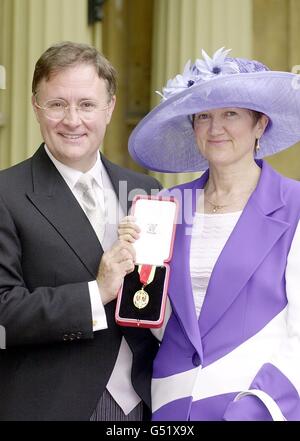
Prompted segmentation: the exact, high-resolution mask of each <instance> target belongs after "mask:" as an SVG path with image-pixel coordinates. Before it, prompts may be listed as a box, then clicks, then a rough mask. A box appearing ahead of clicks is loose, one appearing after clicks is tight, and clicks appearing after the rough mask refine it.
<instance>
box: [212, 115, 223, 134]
mask: <svg viewBox="0 0 300 441" xmlns="http://www.w3.org/2000/svg"><path fill="white" fill-rule="evenodd" d="M223 132H224V124H223V120H222V118H216V117H212V118H211V119H210V124H209V133H210V134H212V135H219V134H221V133H223Z"/></svg>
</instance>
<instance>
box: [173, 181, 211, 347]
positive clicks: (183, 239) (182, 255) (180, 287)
mask: <svg viewBox="0 0 300 441" xmlns="http://www.w3.org/2000/svg"><path fill="white" fill-rule="evenodd" d="M207 178H208V172H206V173H204V175H202V177H201V178H200V179H198V180H196V181H194V182H191V183H189V184H185V185H184V186H183V187H181V199H182V203H181V204H180V210H179V215H178V224H177V228H176V239H175V243H174V252H173V256H172V260H171V262H170V269H171V271H170V274H171V275H170V284H169V297H170V300H171V303H172V308H173V310H174V313H175V314H176V316H177V318H178V319H179V322H180V323H181V326H182V328H183V329H184V331H185V334H186V335H187V337H188V338H189V340H190V342H191V343H192V345H193V346H194V348H195V349H197V351H198V352H199V354H200V355H202V346H201V339H200V333H199V326H198V321H197V316H196V310H195V303H194V298H193V292H192V285H191V277H190V246H191V232H192V226H193V216H194V213H195V209H196V199H197V189H202V188H203V187H204V185H205V183H206V181H207ZM176 190H177V189H176ZM171 194H172V191H171ZM174 196H175V197H178V193H177V194H175V193H174Z"/></svg>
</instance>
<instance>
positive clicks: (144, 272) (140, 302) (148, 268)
mask: <svg viewBox="0 0 300 441" xmlns="http://www.w3.org/2000/svg"><path fill="white" fill-rule="evenodd" d="M155 270H156V267H155V266H154V265H153V266H152V265H139V268H138V273H139V275H140V281H141V283H142V284H143V286H142V289H139V290H138V291H137V292H136V293H135V294H134V296H133V304H134V306H135V307H136V308H138V309H143V308H145V307H146V306H147V305H148V303H149V294H148V293H147V292H146V291H145V290H144V288H145V286H147V285H149V283H151V282H152V281H153V279H154V276H155Z"/></svg>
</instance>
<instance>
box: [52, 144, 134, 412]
mask: <svg viewBox="0 0 300 441" xmlns="http://www.w3.org/2000/svg"><path fill="white" fill-rule="evenodd" d="M45 151H46V153H47V155H48V156H49V158H50V159H51V161H52V162H53V164H54V165H55V167H56V169H57V170H58V172H59V173H60V175H61V176H62V177H63V179H64V181H65V182H66V184H67V185H68V187H69V188H70V190H71V191H72V193H73V195H74V196H75V198H76V199H77V201H78V203H79V204H80V206H81V208H82V209H83V210H84V208H83V206H82V203H81V200H80V199H81V194H80V191H78V189H77V188H76V183H77V181H78V179H79V178H80V176H81V175H82V174H83V173H82V172H81V171H79V170H75V169H73V168H71V167H68V166H67V165H65V164H63V163H61V162H60V161H58V160H57V159H56V158H54V156H53V155H52V153H51V152H50V151H49V149H48V147H47V146H46V144H45ZM88 173H89V174H90V175H91V176H93V178H94V187H93V189H94V190H95V192H96V195H97V199H98V201H99V204H100V205H101V208H102V210H103V212H104V213H106V217H107V219H108V222H107V224H106V228H105V233H104V239H103V242H102V243H101V245H102V248H103V250H104V251H106V250H107V249H109V248H110V247H111V246H112V244H113V243H114V242H115V241H116V240H117V238H118V234H117V227H118V224H119V221H120V220H121V219H122V217H124V215H125V214H124V211H123V210H122V207H121V206H120V205H119V203H118V199H117V196H116V194H115V192H114V190H113V187H112V184H111V181H110V178H109V176H108V174H107V172H106V170H105V168H104V167H103V164H102V162H101V157H100V154H99V153H98V155H97V160H96V163H95V165H94V166H93V167H92V168H91V169H90V170H89V171H88ZM88 286H89V293H90V301H91V310H92V319H93V331H94V332H96V331H100V330H102V329H106V328H107V320H106V315H105V309H104V306H103V303H102V301H101V295H100V292H99V288H98V284H97V281H96V280H93V281H91V282H88ZM131 368H132V352H131V350H130V348H129V346H128V344H127V342H126V340H125V338H124V337H123V338H122V341H121V345H120V349H119V354H118V357H117V361H116V363H115V366H114V369H113V372H112V374H111V377H110V379H109V381H108V383H107V386H106V388H107V390H108V391H109V392H110V394H111V395H112V397H113V398H114V400H115V401H116V402H117V403H118V404H119V406H120V407H121V408H122V410H123V412H124V413H125V415H128V413H129V412H131V410H132V409H134V407H135V406H136V405H137V404H138V403H139V402H140V401H141V398H140V397H139V396H138V395H137V394H136V392H135V390H134V389H133V386H132V383H131Z"/></svg>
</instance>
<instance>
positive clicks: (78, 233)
mask: <svg viewBox="0 0 300 441" xmlns="http://www.w3.org/2000/svg"><path fill="white" fill-rule="evenodd" d="M32 179H33V191H32V192H28V193H27V197H28V198H29V199H30V201H31V202H32V203H33V204H34V206H35V207H36V208H37V209H38V210H39V211H40V213H41V214H42V215H43V216H44V217H45V218H46V219H47V220H48V221H49V222H50V223H51V225H52V226H53V227H54V228H55V229H56V230H57V232H58V233H59V234H60V235H61V237H62V238H63V239H64V240H65V241H66V243H67V244H68V246H70V248H72V250H73V251H74V253H75V254H76V255H77V256H78V258H79V259H80V260H81V262H82V263H83V265H84V266H85V267H86V268H87V270H88V271H89V272H90V274H91V276H92V277H93V278H94V277H95V275H96V272H97V270H98V265H99V259H100V256H101V255H102V253H103V250H102V247H101V245H100V243H99V241H98V238H97V236H96V234H95V232H94V230H93V228H92V226H91V224H90V222H89V221H88V219H87V217H86V215H85V213H84V212H83V210H82V209H81V207H80V205H79V204H78V202H77V200H76V198H75V197H74V196H73V194H72V192H71V190H70V189H69V187H68V186H67V184H66V183H65V181H64V179H63V178H62V177H61V175H60V174H59V172H58V171H57V169H56V168H55V166H54V165H53V163H52V162H51V160H50V159H49V157H48V156H47V154H46V152H45V150H44V148H43V146H41V147H40V148H39V150H38V151H37V152H36V154H35V155H34V156H33V158H32Z"/></svg>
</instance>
